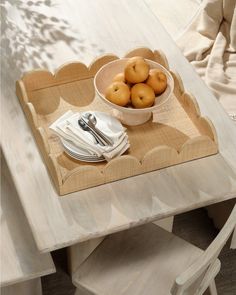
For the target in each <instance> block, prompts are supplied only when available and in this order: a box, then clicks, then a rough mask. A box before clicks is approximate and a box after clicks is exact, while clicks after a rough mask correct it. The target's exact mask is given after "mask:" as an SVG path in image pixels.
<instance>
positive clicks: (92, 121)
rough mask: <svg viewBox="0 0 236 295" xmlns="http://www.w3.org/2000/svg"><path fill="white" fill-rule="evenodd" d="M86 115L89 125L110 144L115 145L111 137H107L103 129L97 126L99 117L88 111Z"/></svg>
mask: <svg viewBox="0 0 236 295" xmlns="http://www.w3.org/2000/svg"><path fill="white" fill-rule="evenodd" d="M84 117H85V118H87V119H88V126H89V127H90V128H92V129H93V130H94V131H95V132H96V133H97V134H98V135H99V136H100V137H101V138H102V139H103V140H104V141H105V142H106V143H107V144H108V145H113V142H112V141H111V139H110V138H109V137H107V136H106V135H105V134H104V133H103V132H102V131H101V130H99V129H98V128H96V124H97V118H96V117H95V116H94V115H93V114H91V113H86V114H84Z"/></svg>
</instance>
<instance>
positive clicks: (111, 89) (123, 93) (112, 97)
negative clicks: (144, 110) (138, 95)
mask: <svg viewBox="0 0 236 295" xmlns="http://www.w3.org/2000/svg"><path fill="white" fill-rule="evenodd" d="M105 95H106V98H107V99H108V100H109V101H111V102H113V103H114V104H117V105H119V106H122V107H123V106H126V105H127V104H128V103H129V102H130V90H129V87H128V86H127V85H126V84H125V83H124V82H120V81H115V82H113V83H112V84H110V85H109V86H108V87H107V89H106V94H105Z"/></svg>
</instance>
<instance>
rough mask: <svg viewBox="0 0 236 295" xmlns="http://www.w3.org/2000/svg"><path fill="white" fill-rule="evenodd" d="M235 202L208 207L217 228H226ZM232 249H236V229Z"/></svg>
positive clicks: (229, 201) (232, 200) (234, 200)
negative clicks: (225, 225)
mask: <svg viewBox="0 0 236 295" xmlns="http://www.w3.org/2000/svg"><path fill="white" fill-rule="evenodd" d="M235 202H236V199H231V200H228V201H225V202H221V203H217V204H214V205H211V206H208V207H206V210H207V212H208V216H209V217H210V218H211V219H212V220H213V222H214V225H215V227H216V228H218V229H221V228H222V227H223V226H224V224H225V222H226V220H227V219H228V217H229V215H230V213H231V211H232V209H233V207H234V205H235ZM230 248H232V249H236V229H235V230H234V234H233V237H232V240H231V245H230Z"/></svg>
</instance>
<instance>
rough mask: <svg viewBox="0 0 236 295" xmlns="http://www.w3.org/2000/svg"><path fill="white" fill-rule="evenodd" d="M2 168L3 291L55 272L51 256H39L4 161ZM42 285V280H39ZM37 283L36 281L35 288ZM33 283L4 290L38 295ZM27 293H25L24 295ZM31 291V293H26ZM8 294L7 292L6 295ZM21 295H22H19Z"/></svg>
mask: <svg viewBox="0 0 236 295" xmlns="http://www.w3.org/2000/svg"><path fill="white" fill-rule="evenodd" d="M1 162H2V165H1V184H2V185H1V241H2V242H1V257H0V258H1V287H5V286H8V285H12V284H15V283H18V282H22V281H26V280H30V279H33V278H37V277H40V276H44V275H47V274H50V273H52V272H55V267H54V264H53V261H52V258H51V255H50V254H40V253H39V252H38V250H37V247H36V245H35V242H34V240H33V237H32V234H31V231H30V228H29V225H28V223H27V221H26V218H25V216H24V213H23V212H22V208H21V205H20V203H19V200H18V196H17V193H16V191H15V187H14V184H13V182H12V179H11V176H10V173H9V170H8V168H7V166H6V163H5V160H4V159H2V161H1ZM39 281H40V280H39ZM36 282H37V280H36V281H35V285H37V284H36ZM33 285H34V283H33V281H32V283H26V284H22V285H21V284H17V286H15V287H12V288H4V291H2V292H3V294H14V293H13V291H11V290H15V292H16V290H19V293H18V292H17V294H36V293H34V292H33V291H32V290H33V289H32V288H33ZM21 288H22V290H25V293H24V292H23V291H20V290H21ZM27 288H28V290H31V293H30V292H29V291H28V293H26V290H27ZM7 290H8V291H7ZM20 292H21V293H20ZM15 294H16V293H15Z"/></svg>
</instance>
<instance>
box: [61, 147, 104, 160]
mask: <svg viewBox="0 0 236 295" xmlns="http://www.w3.org/2000/svg"><path fill="white" fill-rule="evenodd" d="M65 152H66V153H67V155H69V156H70V157H71V158H73V159H75V160H79V161H82V162H90V163H96V162H103V161H105V158H89V157H88V158H84V157H82V156H81V157H80V156H78V155H75V154H72V153H70V152H69V151H67V150H65Z"/></svg>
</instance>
